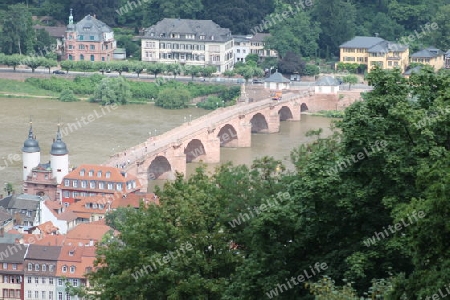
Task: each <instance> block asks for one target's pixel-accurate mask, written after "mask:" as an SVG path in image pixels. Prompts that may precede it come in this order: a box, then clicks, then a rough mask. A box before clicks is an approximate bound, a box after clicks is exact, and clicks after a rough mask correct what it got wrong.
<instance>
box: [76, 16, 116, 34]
mask: <svg viewBox="0 0 450 300" xmlns="http://www.w3.org/2000/svg"><path fill="white" fill-rule="evenodd" d="M75 29H76V31H77V32H78V33H81V34H83V33H85V34H90V35H95V34H101V33H106V32H112V29H111V27H109V26H108V25H106V24H105V23H103V22H102V21H100V20H98V19H96V18H95V17H93V16H91V15H87V16H86V17H84V18H83V19H82V20H80V21H79V22H78V23H76V24H75Z"/></svg>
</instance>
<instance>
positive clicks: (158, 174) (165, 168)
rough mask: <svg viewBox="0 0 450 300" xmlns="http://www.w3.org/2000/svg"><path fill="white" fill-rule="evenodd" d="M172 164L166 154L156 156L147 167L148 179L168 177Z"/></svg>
mask: <svg viewBox="0 0 450 300" xmlns="http://www.w3.org/2000/svg"><path fill="white" fill-rule="evenodd" d="M171 172H172V166H171V165H170V162H169V161H168V160H167V158H166V157H165V156H156V157H155V158H154V159H153V160H152V162H151V163H150V165H149V166H148V169H147V175H148V176H147V177H148V180H155V179H168V178H164V177H168V176H169V174H170V173H171Z"/></svg>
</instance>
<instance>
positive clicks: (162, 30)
mask: <svg viewBox="0 0 450 300" xmlns="http://www.w3.org/2000/svg"><path fill="white" fill-rule="evenodd" d="M172 33H174V34H180V35H185V34H193V35H194V36H195V39H194V40H199V39H200V35H204V36H205V39H204V40H202V41H212V40H214V41H222V42H223V41H229V40H231V39H232V36H231V31H230V30H229V29H228V28H222V27H220V26H219V25H218V24H216V23H214V22H213V21H212V20H191V19H171V18H164V19H163V20H161V21H159V22H158V23H156V24H155V25H153V26H151V27H149V28H147V29H145V31H144V36H145V37H154V38H158V39H170V40H174V41H176V40H177V41H178V40H190V41H193V39H183V38H182V37H180V38H176V39H174V38H171V37H170V36H171V34H172ZM212 37H214V39H212Z"/></svg>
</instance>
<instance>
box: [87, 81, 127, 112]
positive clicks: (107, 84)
mask: <svg viewBox="0 0 450 300" xmlns="http://www.w3.org/2000/svg"><path fill="white" fill-rule="evenodd" d="M130 98H131V92H130V85H129V83H128V82H127V81H126V80H125V78H123V77H122V76H119V77H118V78H103V79H102V80H101V81H100V83H99V84H98V85H97V87H96V89H95V91H94V95H93V97H91V98H90V99H89V101H90V102H99V103H101V104H102V105H111V104H126V103H127V102H128V101H129V100H130Z"/></svg>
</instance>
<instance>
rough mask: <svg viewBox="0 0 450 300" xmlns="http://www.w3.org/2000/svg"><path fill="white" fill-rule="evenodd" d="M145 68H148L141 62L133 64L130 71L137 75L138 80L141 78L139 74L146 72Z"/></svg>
mask: <svg viewBox="0 0 450 300" xmlns="http://www.w3.org/2000/svg"><path fill="white" fill-rule="evenodd" d="M145 67H146V66H145V65H144V63H143V62H141V61H136V62H132V63H131V64H130V66H129V68H130V71H132V72H134V73H136V74H137V77H138V78H139V74H141V73H142V71H144V69H145Z"/></svg>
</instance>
